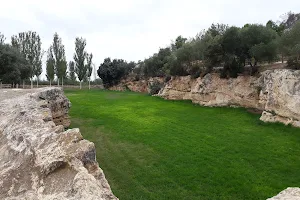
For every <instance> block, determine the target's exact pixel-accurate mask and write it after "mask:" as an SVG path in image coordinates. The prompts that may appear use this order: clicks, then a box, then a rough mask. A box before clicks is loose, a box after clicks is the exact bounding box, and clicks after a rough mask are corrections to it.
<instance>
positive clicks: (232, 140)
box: [65, 90, 300, 200]
mask: <svg viewBox="0 0 300 200" xmlns="http://www.w3.org/2000/svg"><path fill="white" fill-rule="evenodd" d="M65 93H66V95H67V97H68V98H69V99H70V101H71V102H72V108H71V110H70V116H71V120H72V125H71V126H72V127H79V128H80V129H81V133H82V135H83V136H84V137H85V138H86V139H88V140H90V141H92V142H94V143H95V145H96V148H97V160H98V162H99V165H100V167H101V168H102V169H103V170H104V173H105V175H106V178H107V179H108V182H109V184H110V185H111V188H112V190H113V192H114V194H115V195H116V196H117V197H119V198H120V199H121V200H127V199H128V200H133V199H143V200H145V199H187V200H191V199H209V200H211V199H255V200H256V199H266V198H268V197H272V196H274V195H276V194H277V193H279V192H280V191H281V190H283V189H285V188H287V187H291V186H294V187H295V186H297V187H299V186H300V170H299V169H300V129H297V128H292V127H288V126H284V125H281V124H265V123H262V122H260V121H259V117H260V116H259V115H256V114H251V113H248V112H247V111H246V110H245V109H242V108H239V109H237V108H209V107H201V106H198V105H194V104H192V103H190V102H185V101H167V100H163V99H160V98H158V97H151V96H148V95H144V94H139V93H133V92H113V91H100V90H91V91H87V90H82V91H80V90H67V91H65Z"/></svg>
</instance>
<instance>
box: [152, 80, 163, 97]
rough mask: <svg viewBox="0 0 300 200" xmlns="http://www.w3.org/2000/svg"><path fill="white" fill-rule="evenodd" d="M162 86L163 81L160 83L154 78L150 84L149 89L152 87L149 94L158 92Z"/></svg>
mask: <svg viewBox="0 0 300 200" xmlns="http://www.w3.org/2000/svg"><path fill="white" fill-rule="evenodd" d="M162 87H163V84H162V83H160V82H159V81H157V80H154V81H153V82H152V83H150V84H149V89H150V91H149V94H150V95H154V94H158V92H159V91H160V89H161V88H162Z"/></svg>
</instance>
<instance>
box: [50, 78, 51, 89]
mask: <svg viewBox="0 0 300 200" xmlns="http://www.w3.org/2000/svg"><path fill="white" fill-rule="evenodd" d="M50 87H51V79H50Z"/></svg>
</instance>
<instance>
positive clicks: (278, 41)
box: [98, 12, 300, 86]
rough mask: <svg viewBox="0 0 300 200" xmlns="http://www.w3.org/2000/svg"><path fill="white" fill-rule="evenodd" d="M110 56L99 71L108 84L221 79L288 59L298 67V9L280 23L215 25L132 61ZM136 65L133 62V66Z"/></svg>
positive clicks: (294, 66) (299, 46)
mask: <svg viewBox="0 0 300 200" xmlns="http://www.w3.org/2000/svg"><path fill="white" fill-rule="evenodd" d="M118 60H119V59H115V60H114V61H113V62H112V61H111V60H110V59H109V58H107V59H105V60H104V63H103V64H101V65H100V67H99V69H98V75H99V77H101V78H102V79H103V82H104V83H105V84H106V86H111V85H114V84H116V83H118V82H119V81H120V80H121V79H122V78H126V77H127V76H128V75H132V76H135V79H136V80H138V79H140V78H147V77H157V76H160V77H166V78H167V79H168V77H170V76H185V75H191V76H192V77H194V78H197V77H199V76H204V75H205V74H207V73H210V72H212V71H217V72H219V74H220V77H221V78H229V77H237V76H238V74H239V73H242V72H243V73H245V71H246V70H245V69H247V73H248V74H249V75H255V74H256V73H257V72H258V69H259V66H261V65H262V64H264V63H272V62H276V61H281V62H283V61H284V60H287V66H288V67H289V68H292V69H300V13H298V14H297V13H296V14H295V13H292V12H289V13H286V14H285V15H284V16H283V19H282V20H281V21H278V22H274V21H272V20H269V21H268V22H267V23H266V24H265V25H262V24H245V25H244V26H243V27H236V26H228V25H226V24H212V25H211V26H210V27H209V28H208V29H207V30H203V31H201V32H199V33H198V34H197V35H196V36H195V37H193V38H190V39H188V38H185V37H183V36H178V37H177V38H176V39H175V41H173V42H172V43H171V44H170V45H169V46H167V47H165V48H160V49H159V51H158V52H157V53H154V54H153V55H152V56H150V57H149V58H147V59H145V60H143V61H139V62H138V63H135V67H133V68H131V71H130V72H128V68H129V69H130V67H128V65H127V64H128V63H123V62H117V61H118ZM130 66H132V65H130Z"/></svg>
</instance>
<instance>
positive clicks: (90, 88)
mask: <svg viewBox="0 0 300 200" xmlns="http://www.w3.org/2000/svg"><path fill="white" fill-rule="evenodd" d="M90 89H91V77H89V90H90Z"/></svg>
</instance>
